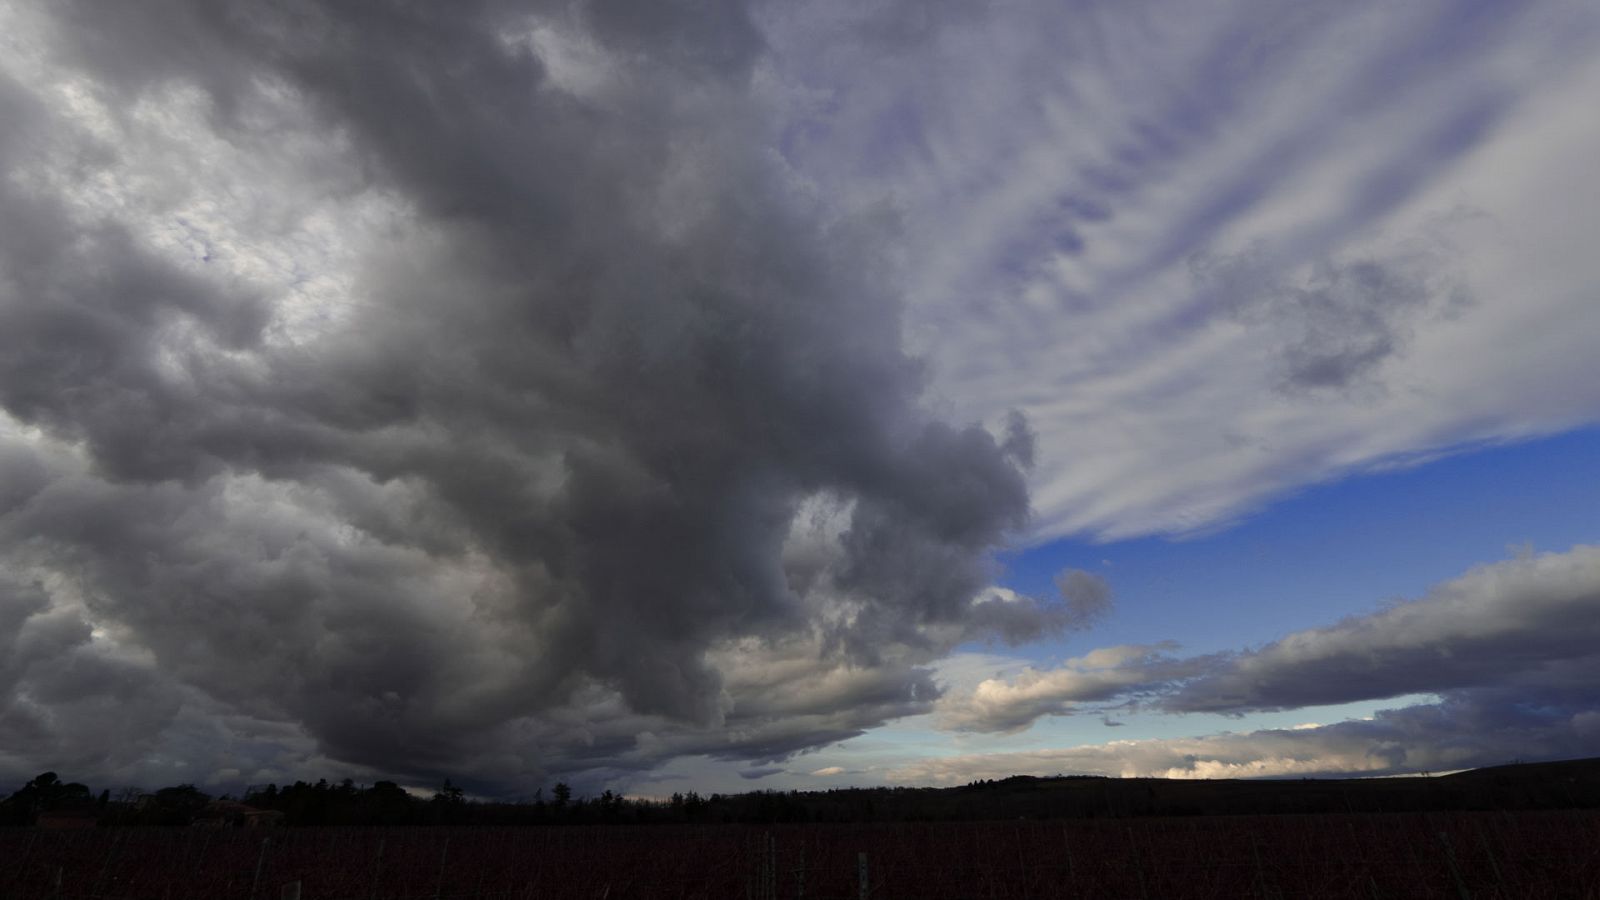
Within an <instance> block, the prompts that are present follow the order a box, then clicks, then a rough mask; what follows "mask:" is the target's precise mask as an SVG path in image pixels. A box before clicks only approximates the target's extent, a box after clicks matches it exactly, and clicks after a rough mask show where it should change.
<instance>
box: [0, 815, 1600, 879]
mask: <svg viewBox="0 0 1600 900" xmlns="http://www.w3.org/2000/svg"><path fill="white" fill-rule="evenodd" d="M863 862H864V865H865V872H864V875H865V882H866V885H865V887H866V892H867V896H869V897H872V898H920V900H936V898H952V900H978V898H1029V897H1032V898H1045V897H1084V898H1119V897H1125V898H1180V900H1181V898H1193V900H1201V898H1240V897H1262V898H1300V897H1362V898H1370V897H1395V898H1429V897H1439V898H1454V900H1460V898H1466V897H1472V898H1495V897H1503V898H1522V897H1530V898H1540V897H1548V898H1569V897H1570V898H1581V897H1595V898H1600V812H1595V811H1583V812H1517V813H1505V812H1454V813H1432V814H1398V813H1397V814H1335V815H1280V816H1214V817H1183V818H1134V819H1098V820H1066V821H1014V822H979V823H970V822H969V823H935V824H914V823H913V824H907V823H900V824H864V825H775V826H771V827H765V826H753V825H709V826H691V825H681V826H618V827H569V828H548V827H547V828H471V827H457V828H444V827H441V828H281V829H260V830H253V829H202V828H171V829H158V828H96V829H86V830H82V831H54V832H53V831H41V830H35V829H11V830H4V831H0V897H6V898H15V900H33V898H41V900H42V898H60V900H73V898H104V900H112V898H127V900H135V898H139V900H146V898H147V900H230V898H239V900H245V898H251V897H254V898H257V900H279V898H282V897H285V896H293V894H294V891H295V889H296V885H295V883H298V889H299V892H300V893H299V896H300V897H301V898H302V900H380V898H391V900H392V898H434V897H437V898H441V900H443V898H480V900H510V898H519V900H555V898H604V900H627V898H637V900H644V898H749V900H778V898H808V900H828V898H838V900H844V898H859V897H860V896H861V891H862V880H863V871H862V866H863Z"/></svg>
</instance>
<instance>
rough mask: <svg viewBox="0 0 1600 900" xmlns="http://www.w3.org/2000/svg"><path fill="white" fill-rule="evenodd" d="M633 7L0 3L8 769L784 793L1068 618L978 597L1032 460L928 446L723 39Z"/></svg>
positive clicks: (952, 439) (1, 542) (848, 274)
mask: <svg viewBox="0 0 1600 900" xmlns="http://www.w3.org/2000/svg"><path fill="white" fill-rule="evenodd" d="M646 5H647V6H649V9H648V10H644V8H643V6H637V8H636V6H635V5H629V4H622V3H597V4H588V5H586V6H584V7H582V8H581V14H577V15H570V14H568V11H566V10H565V8H563V7H559V6H557V5H555V4H547V3H531V4H522V5H519V4H513V3H506V2H476V3H467V4H452V5H451V6H450V7H449V8H448V10H447V9H446V8H444V7H419V6H416V5H414V4H378V5H375V6H363V7H360V8H359V9H357V8H356V7H350V6H346V5H343V4H318V3H312V2H301V3H293V4H289V5H280V6H275V7H273V8H271V9H265V8H262V7H260V6H258V5H254V4H245V3H221V4H218V3H209V2H208V3H198V2H194V3H191V2H179V0H172V2H167V3H162V4H159V5H158V6H159V9H158V10H156V9H152V8H148V7H147V8H144V9H141V10H139V11H137V12H135V11H133V10H131V9H124V8H120V7H119V8H107V7H104V6H102V5H99V4H62V5H59V6H52V7H49V8H47V9H35V10H26V11H19V12H15V13H14V14H13V16H12V17H13V19H14V20H15V21H16V22H17V23H20V24H19V28H20V29H21V33H22V34H24V35H25V36H26V38H27V39H29V40H32V41H33V42H34V43H32V44H31V45H30V53H31V54H32V55H30V56H28V57H27V59H28V60H29V62H28V64H27V65H23V64H21V63H18V64H17V66H16V67H13V68H12V69H10V70H8V72H7V74H6V75H5V78H4V80H0V104H3V105H4V108H5V110H6V111H7V112H11V111H16V112H17V116H16V118H14V119H13V118H11V117H10V116H8V118H7V120H8V122H14V123H20V124H17V125H15V126H14V127H9V128H8V129H6V136H5V137H4V138H0V154H3V155H0V166H3V167H4V169H5V171H6V173H7V174H8V175H10V176H12V177H11V178H10V179H8V180H6V181H5V182H4V183H3V184H4V187H0V190H3V191H5V194H4V196H3V197H0V202H3V208H4V209H5V214H4V216H3V217H0V238H4V239H3V240H0V254H3V257H0V271H4V272H5V278H4V280H3V281H0V322H3V327H0V360H4V362H3V363H0V365H3V367H4V368H3V371H0V410H3V415H4V418H0V466H4V469H5V471H6V472H7V473H11V472H13V471H14V472H16V473H18V475H19V477H18V478H17V479H15V480H13V479H10V478H6V479H0V503H3V505H0V554H3V556H4V559H5V561H6V563H7V566H8V568H9V569H10V570H12V571H15V572H18V573H21V576H20V577H21V580H20V581H18V582H17V585H18V586H17V587H16V588H15V589H14V590H13V589H10V588H8V589H7V591H8V592H7V593H6V594H5V597H6V600H5V612H4V615H6V616H8V617H10V618H12V619H16V620H17V621H18V622H20V623H21V625H20V626H19V627H18V628H17V629H16V630H15V632H14V633H15V634H17V635H18V637H17V638H16V639H15V640H17V641H18V642H19V643H18V645H17V647H16V648H15V650H14V652H13V653H12V654H11V655H10V660H9V661H8V663H7V666H8V668H7V669H6V674H5V677H6V678H7V679H10V681H9V684H10V685H11V690H10V699H9V705H8V706H7V707H6V710H7V712H6V713H5V717H4V718H0V735H3V736H4V737H5V740H4V742H3V743H4V744H5V745H6V746H7V747H19V748H22V749H21V750H20V751H12V756H11V757H9V758H8V759H7V760H6V765H7V766H8V767H9V768H13V769H16V770H18V771H25V770H26V769H27V768H29V767H30V766H39V765H45V764H49V765H62V766H64V763H58V762H57V760H62V759H67V760H69V761H75V762H76V765H77V766H78V771H80V772H82V773H83V775H84V776H85V777H88V776H91V775H94V774H96V773H130V772H134V771H135V769H133V768H129V767H130V766H136V765H137V764H136V762H134V761H130V759H127V758H124V757H123V756H121V755H119V754H122V753H123V752H124V751H121V750H118V751H112V750H110V749H108V748H111V747H123V748H130V749H129V750H128V751H127V753H136V752H137V748H145V749H146V750H150V749H151V748H155V749H157V750H160V751H161V752H162V753H177V754H180V755H182V754H186V755H188V756H190V757H193V758H194V759H195V760H196V763H195V764H196V765H197V766H199V765H211V766H213V767H214V771H224V770H226V771H231V772H236V773H238V774H239V777H241V778H244V779H247V780H248V779H250V778H252V777H257V776H260V775H262V774H264V773H271V772H274V771H282V769H283V768H284V767H286V766H287V765H289V763H288V762H286V760H287V759H289V758H292V757H294V755H295V754H298V755H299V756H298V757H297V758H300V759H303V760H304V759H312V760H317V759H320V760H324V761H328V762H331V763H333V764H337V765H342V766H346V767H351V768H356V769H361V768H365V769H367V770H371V771H388V772H400V773H411V774H416V775H418V776H419V777H421V776H424V775H428V774H430V773H436V772H439V771H454V772H457V773H459V774H461V775H463V776H464V777H468V778H475V779H477V780H478V781H477V784H480V785H483V786H488V787H493V786H495V785H500V786H504V785H507V784H512V783H516V782H518V781H519V780H521V779H526V778H530V777H535V778H536V777H539V776H540V775H541V774H542V773H545V772H550V771H580V770H585V769H591V770H602V769H604V770H608V771H628V770H637V769H644V768H649V767H651V766H654V765H657V764H659V763H660V762H662V761H663V760H666V759H669V758H671V757H672V756H674V755H685V754H689V755H692V754H706V755H717V756H723V757H726V758H732V759H750V760H756V761H761V760H771V759H778V758H783V757H784V756H786V755H789V754H793V753H795V752H797V751H799V750H802V749H805V748H807V747H810V746H815V745H817V744H819V743H826V742H829V741H833V740H839V739H842V738H844V737H849V736H851V735H854V734H858V733H860V732H861V731H862V730H863V729H865V728H867V727H871V726H872V725H875V724H878V723H880V722H882V721H884V720H886V719H888V718H893V717H896V716H900V715H906V714H909V713H913V712H920V711H925V710H926V709H928V708H929V706H930V704H931V703H932V702H933V700H934V699H935V698H936V697H937V695H938V689H937V687H936V686H935V685H934V684H933V682H932V680H931V677H930V675H929V673H928V670H927V669H926V668H924V666H925V664H926V663H927V662H929V661H931V660H932V659H934V658H936V657H937V656H938V655H940V654H942V653H943V652H945V651H947V650H948V649H949V648H950V647H951V646H953V644H954V642H955V641H957V640H961V639H965V638H968V637H970V636H972V635H974V634H976V633H981V632H984V631H985V630H993V629H998V630H1001V631H1004V632H1006V634H1007V636H1008V637H1012V638H1018V639H1025V638H1027V637H1030V636H1038V635H1040V634H1045V633H1049V632H1050V631H1051V630H1053V629H1059V628H1060V627H1062V623H1061V622H1060V621H1059V620H1058V618H1057V617H1056V616H1055V614H1054V613H1053V612H1052V611H1051V610H1052V609H1053V606H1054V605H1053V604H1036V605H1035V607H1036V611H1035V613H1034V614H1032V615H1031V616H1022V617H1021V618H1020V619H1019V620H1018V621H1010V622H1008V623H985V622H983V621H982V619H983V616H982V614H981V613H975V612H974V607H973V603H972V598H973V597H975V596H977V595H978V593H979V592H980V590H981V589H982V588H983V587H984V586H985V585H986V584H987V583H988V581H989V580H990V578H991V576H992V574H993V572H992V568H991V563H990V562H989V559H988V554H989V552H990V551H991V549H993V548H994V547H996V546H997V545H999V544H1000V543H1002V542H1003V541H1005V540H1006V539H1007V538H1008V536H1010V535H1012V534H1014V533H1015V532H1016V531H1017V530H1018V529H1020V528H1022V527H1023V525H1024V524H1025V522H1026V520H1027V515H1028V496H1027V492H1026V489H1025V487H1024V483H1023V477H1022V473H1021V471H1020V469H1019V464H1025V463H1026V460H1027V458H1028V455H1029V453H1028V449H1027V445H1028V441H1027V439H1026V438H1027V434H1028V432H1027V429H1026V427H1025V424H1024V423H1022V422H1021V421H1020V420H1018V421H1016V422H1014V423H1013V425H1012V428H1011V431H1010V432H1009V434H1008V437H1007V440H1006V442H1005V444H1004V446H1002V445H1001V444H1000V443H998V442H997V441H996V439H995V438H994V437H993V436H991V435H990V434H989V433H988V432H986V431H984V430H983V429H981V428H978V427H976V426H972V427H963V426H958V425H951V424H948V423H945V422H942V421H939V420H938V419H936V418H935V417H933V416H931V415H930V414H929V413H928V412H927V411H926V410H925V409H924V407H923V406H922V403H921V400H920V395H921V392H922V389H923V376H922V372H921V369H920V367H919V365H918V364H917V362H916V361H915V360H913V359H911V358H910V357H908V356H907V355H906V353H905V352H904V351H903V350H902V342H901V334H900V320H899V301H898V297H897V293H896V291H895V289H894V287H893V286H892V285H891V284H890V283H889V281H888V280H887V279H886V278H883V277H880V276H879V275H878V274H877V273H880V272H883V271H885V270H886V269H887V268H888V267H887V266H885V265H884V264H883V254H882V252H881V249H880V248H881V246H882V240H883V235H882V233H881V231H880V230H879V228H878V226H877V225H876V224H874V222H872V221H870V220H857V219H838V218H834V217H825V216H823V215H821V214H820V212H819V211H818V210H816V209H814V208H812V206H811V204H810V203H809V201H808V200H807V199H806V197H805V195H804V192H803V191H800V190H797V188H796V183H795V179H794V177H793V173H791V172H789V171H788V170H787V169H786V168H785V166H784V165H783V164H782V162H781V161H780V160H779V159H778V158H777V157H775V156H774V155H772V154H770V153H768V152H767V150H766V148H767V146H768V144H767V140H768V135H767V134H766V132H765V130H764V129H765V128H766V123H765V121H764V119H763V117H762V115H761V114H760V113H759V112H758V111H757V110H756V108H755V106H754V104H753V102H752V101H751V98H750V97H749V95H748V94H747V92H746V87H747V85H748V79H747V78H745V77H744V76H746V75H748V74H749V73H750V72H751V70H752V67H753V66H754V65H755V63H756V60H757V59H758V58H759V56H760V54H761V53H762V52H763V45H762V41H761V40H760V37H759V34H758V33H757V32H756V31H755V29H754V27H753V26H752V25H751V24H750V21H749V19H748V18H747V17H745V15H744V13H743V10H742V7H740V6H738V5H736V4H718V5H715V8H714V7H701V6H690V5H688V4H646ZM721 7H726V8H721ZM645 12H647V13H648V14H647V15H643V16H641V15H638V14H639V13H645ZM23 26H25V27H23ZM540 29H556V30H557V31H559V32H560V33H561V34H562V35H564V36H566V38H567V39H568V42H569V44H570V45H571V46H575V47H580V48H586V49H585V50H584V52H585V53H588V54H590V56H589V57H586V58H585V59H584V60H582V61H580V62H582V65H586V66H588V68H587V69H581V66H579V63H575V62H573V61H572V60H567V59H557V58H555V57H554V56H552V55H551V54H552V52H553V51H549V50H548V48H546V49H545V50H541V47H542V46H544V45H541V43H540V39H539V37H538V36H539V34H540V33H542V32H540ZM530 34H531V35H532V37H529V35H530ZM563 66H566V67H568V68H567V69H563V68H562V67H563ZM574 66H578V67H579V69H581V73H580V74H583V75H584V77H585V78H587V79H588V80H587V81H585V80H583V79H581V78H577V76H575V75H573V74H572V72H574V71H579V69H573V68H572V67H574ZM569 70H570V71H569ZM552 73H558V74H559V73H566V74H564V75H562V77H561V78H557V77H556V75H554V74H552ZM569 76H570V77H569ZM574 79H576V80H574ZM69 84H76V85H79V86H82V85H87V86H88V87H87V88H81V89H82V90H86V91H87V93H86V94H85V95H84V96H85V98H86V99H84V100H83V102H82V103H80V104H78V105H77V106H71V105H62V104H61V103H59V102H56V101H58V100H59V98H60V97H61V96H62V93H61V92H62V91H64V90H67V87H65V86H66V85H69ZM575 85H576V86H575ZM580 88H581V89H580ZM73 89H75V90H76V89H80V88H73ZM186 179H187V180H186ZM328 197H333V198H335V200H334V202H332V203H331V204H330V203H328V202H326V198H328ZM364 211H371V212H370V215H369V214H368V212H364ZM363 216H367V218H362V217H363ZM326 221H333V222H337V223H340V224H341V227H339V228H334V229H331V230H330V229H329V228H328V227H327V226H326V225H325V222H326ZM191 247H203V250H198V249H196V250H194V251H193V252H192V253H190V252H189V251H188V250H186V249H185V248H191ZM318 266H326V267H328V269H329V270H328V271H324V270H322V269H319V268H317V267H318ZM24 643H25V644H26V646H24ZM51 648H53V649H51ZM45 657H48V658H49V660H54V661H53V662H50V661H49V660H45V661H37V662H27V661H28V660H35V659H36V658H38V659H41V660H43V659H44V658H45ZM13 670H15V671H13ZM774 672H781V673H783V674H782V677H776V676H773V675H771V674H770V673H774ZM113 698H115V701H116V703H118V704H119V707H118V708H119V709H121V710H123V712H122V713H119V714H117V715H108V714H107V712H106V710H105V709H102V708H99V707H95V708H91V706H92V704H93V703H100V704H101V705H102V706H103V705H104V704H107V703H111V702H113ZM85 703H88V704H90V706H85V705H83V704H85ZM75 704H76V705H75ZM199 710H203V711H204V715H200V714H199V713H198V712H197V711H199ZM90 721H111V722H115V723H116V727H118V728H122V729H123V731H124V732H125V733H118V734H116V735H114V736H108V735H105V734H99V735H97V734H90V733H86V732H84V731H82V728H83V727H84V723H85V722H90ZM261 735H270V736H271V737H270V738H262V737H260V736H261ZM217 746H225V747H234V748H236V750H235V751H227V752H223V753H222V756H221V757H219V756H218V755H217V754H218V752H219V751H214V750H208V749H206V748H207V747H212V748H214V747H217ZM250 746H256V747H258V748H259V747H262V746H267V747H270V748H271V749H268V750H260V749H258V750H254V751H251V750H247V749H240V748H247V747H250ZM228 753H236V755H235V756H233V757H228ZM286 755H287V756H286ZM224 757H226V758H224Z"/></svg>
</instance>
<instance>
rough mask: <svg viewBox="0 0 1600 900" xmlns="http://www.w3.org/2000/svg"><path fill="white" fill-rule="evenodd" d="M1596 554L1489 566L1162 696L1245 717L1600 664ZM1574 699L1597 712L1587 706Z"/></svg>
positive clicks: (1553, 678)
mask: <svg viewBox="0 0 1600 900" xmlns="http://www.w3.org/2000/svg"><path fill="white" fill-rule="evenodd" d="M1597 648H1600V547H1592V546H1579V547H1575V548H1573V549H1572V550H1570V551H1568V552H1566V553H1547V554H1542V555H1538V556H1533V555H1529V556H1525V557H1523V558H1518V559H1513V560H1508V561H1506V562H1501V563H1495V564H1492V565H1485V566H1481V567H1478V568H1476V569H1473V570H1472V571H1470V572H1467V573H1466V574H1464V575H1462V576H1461V577H1459V578H1456V579H1454V580H1452V581H1448V582H1446V583H1444V584H1441V585H1439V586H1437V587H1435V588H1434V589H1433V590H1431V591H1429V593H1428V594H1427V595H1426V596H1424V597H1422V598H1420V599H1417V600H1413V601H1409V602H1404V603H1397V604H1395V605H1393V606H1391V607H1389V608H1387V609H1383V610H1380V611H1378V612H1375V613H1370V614H1367V615H1361V616H1352V617H1350V618H1348V619H1345V620H1344V621H1342V622H1340V623H1338V624H1336V625H1332V626H1329V627H1326V628H1316V629H1310V630H1307V631H1300V632H1296V633H1294V634H1291V635H1289V636H1287V637H1285V638H1282V639H1281V640H1278V641H1274V642H1273V643H1271V644H1268V645H1267V646H1265V647H1262V648H1260V649H1258V650H1253V651H1249V652H1245V653H1240V654H1236V655H1234V656H1231V657H1225V658H1222V659H1220V660H1219V661H1218V663H1217V664H1216V666H1215V668H1214V671H1212V672H1208V673H1207V674H1205V675H1204V676H1202V677H1200V678H1197V679H1194V680H1193V681H1190V682H1188V683H1186V684H1184V685H1183V686H1182V687H1181V688H1179V689H1178V690H1177V691H1176V692H1174V693H1173V694H1172V695H1171V696H1170V697H1168V698H1167V699H1166V700H1165V701H1164V702H1165V705H1166V706H1167V707H1168V708H1170V709H1173V710H1177V711H1184V712H1194V711H1208V712H1243V711H1248V710H1263V709H1292V708H1296V707H1300V706H1310V705H1317V704H1329V703H1345V702H1350V701H1354V700H1372V699H1383V698H1387V697H1396V696H1400V695H1402V694H1408V693H1436V692H1446V691H1453V690H1461V689H1487V688H1491V687H1492V688H1501V687H1510V686H1513V685H1518V686H1526V687H1530V688H1531V687H1534V686H1536V685H1539V686H1543V687H1545V688H1547V689H1556V688H1557V687H1559V686H1561V685H1567V686H1569V687H1570V686H1573V685H1575V684H1578V683H1581V682H1574V681H1573V679H1572V672H1571V669H1572V667H1574V666H1577V667H1579V668H1580V669H1587V668H1593V667H1594V666H1595V665H1600V651H1597ZM1570 699H1574V700H1578V701H1581V702H1593V701H1594V699H1595V698H1594V697H1592V696H1591V697H1587V698H1585V697H1582V696H1574V697H1571V698H1570Z"/></svg>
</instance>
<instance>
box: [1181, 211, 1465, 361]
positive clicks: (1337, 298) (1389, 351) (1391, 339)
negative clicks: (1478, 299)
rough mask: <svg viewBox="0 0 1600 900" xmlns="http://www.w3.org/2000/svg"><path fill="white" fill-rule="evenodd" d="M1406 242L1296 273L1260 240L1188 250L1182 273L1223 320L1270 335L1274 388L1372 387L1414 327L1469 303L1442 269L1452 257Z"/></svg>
mask: <svg viewBox="0 0 1600 900" xmlns="http://www.w3.org/2000/svg"><path fill="white" fill-rule="evenodd" d="M1409 244H1410V246H1404V245H1402V246H1401V247H1399V248H1394V249H1391V250H1390V252H1389V255H1388V256H1386V257H1377V256H1374V257H1370V258H1364V259H1356V260H1349V261H1340V262H1334V261H1331V260H1322V261H1319V262H1317V263H1316V264H1314V265H1312V266H1310V267H1309V271H1308V272H1307V273H1306V274H1305V275H1304V277H1301V278H1294V277H1291V276H1290V275H1289V274H1288V273H1285V272H1284V271H1282V270H1283V269H1284V268H1285V267H1284V266H1283V264H1282V261H1280V260H1276V259H1273V258H1272V254H1270V253H1269V252H1268V251H1267V249H1266V247H1265V246H1264V245H1263V244H1262V243H1260V242H1258V243H1256V244H1254V245H1252V246H1251V247H1249V248H1247V249H1246V250H1244V251H1241V252H1239V253H1234V254H1221V255H1219V254H1214V253H1210V252H1198V253H1195V254H1194V255H1192V256H1191V257H1190V258H1189V271H1190V274H1191V275H1192V276H1193V278H1194V282H1195V286H1196V288H1197V289H1198V290H1199V291H1200V292H1201V293H1202V294H1203V295H1204V296H1206V297H1207V298H1208V299H1209V301H1210V302H1211V303H1212V304H1214V305H1215V306H1216V307H1217V308H1219V309H1221V310H1223V311H1224V312H1225V313H1226V314H1227V315H1228V316H1229V317H1230V318H1232V319H1233V320H1235V321H1239V322H1243V323H1246V324H1247V325H1249V326H1252V327H1254V328H1256V329H1258V330H1260V331H1261V332H1263V333H1270V334H1272V335H1273V339H1274V340H1276V341H1277V342H1278V344H1279V347H1278V351H1277V356H1278V368H1279V372H1278V376H1279V379H1280V381H1279V386H1280V387H1281V388H1282V389H1284V390H1287V391H1291V392H1294V391H1316V390H1323V389H1328V390H1342V389H1346V388H1352V387H1356V386H1359V385H1363V384H1376V383H1377V380H1376V379H1377V376H1378V374H1379V372H1380V371H1381V369H1382V367H1383V366H1384V365H1385V364H1386V363H1388V362H1390V361H1391V360H1393V359H1396V358H1397V357H1399V356H1401V355H1402V354H1403V353H1404V352H1405V350H1406V348H1407V345H1408V344H1409V343H1410V342H1411V337H1412V332H1413V330H1414V329H1415V328H1416V327H1417V326H1418V325H1419V324H1421V323H1423V322H1425V321H1426V320H1427V319H1428V318H1429V317H1430V316H1431V317H1438V316H1442V315H1445V314H1448V313H1450V312H1452V311H1459V310H1460V309H1461V308H1462V307H1464V306H1465V305H1466V304H1468V303H1469V302H1470V300H1469V296H1468V293H1467V290H1466V288H1465V287H1464V286H1463V285H1462V284H1461V283H1460V281H1459V279H1452V278H1451V277H1450V275H1449V273H1450V272H1451V271H1452V269H1454V268H1458V267H1459V261H1457V260H1454V259H1452V258H1451V254H1450V253H1449V252H1448V251H1447V247H1446V246H1445V245H1443V244H1441V243H1439V242H1437V241H1434V242H1424V241H1423V240H1421V239H1416V240H1412V241H1410V242H1409Z"/></svg>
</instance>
